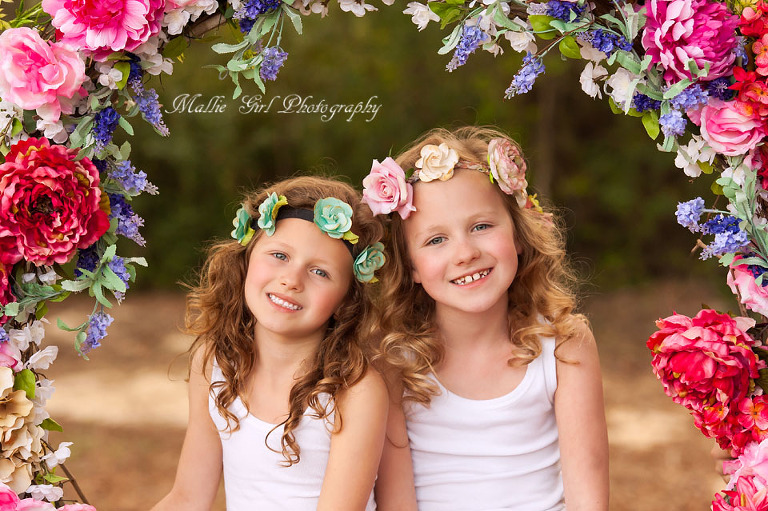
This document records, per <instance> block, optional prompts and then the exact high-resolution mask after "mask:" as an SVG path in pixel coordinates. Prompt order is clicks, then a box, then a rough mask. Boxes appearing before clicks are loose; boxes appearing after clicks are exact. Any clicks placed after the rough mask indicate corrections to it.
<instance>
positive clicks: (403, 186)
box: [363, 157, 416, 220]
mask: <svg viewBox="0 0 768 511" xmlns="http://www.w3.org/2000/svg"><path fill="white" fill-rule="evenodd" d="M363 202H365V203H366V204H368V207H369V208H371V211H372V212H373V214H374V215H386V214H388V213H391V212H393V211H397V212H398V214H399V215H400V217H401V218H402V219H403V220H405V219H406V218H408V215H410V214H411V211H416V208H414V207H413V185H412V184H411V183H409V182H407V181H406V180H405V172H403V169H402V168H400V165H398V164H397V163H396V162H395V160H393V159H392V158H389V157H387V158H386V159H385V160H384V161H383V162H381V163H379V160H373V165H372V166H371V172H370V173H369V174H368V175H367V176H365V178H364V179H363Z"/></svg>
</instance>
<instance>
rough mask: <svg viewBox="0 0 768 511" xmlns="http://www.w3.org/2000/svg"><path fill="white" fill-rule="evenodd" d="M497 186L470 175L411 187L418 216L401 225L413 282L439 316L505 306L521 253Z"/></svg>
mask: <svg viewBox="0 0 768 511" xmlns="http://www.w3.org/2000/svg"><path fill="white" fill-rule="evenodd" d="M495 186H496V185H494V184H492V183H491V182H490V181H489V179H488V176H487V175H485V174H483V173H481V172H477V171H473V170H460V171H457V172H456V173H455V174H454V176H453V177H452V178H451V179H449V180H447V181H433V182H430V183H420V182H419V183H416V185H415V186H414V202H413V205H414V206H415V207H416V212H414V213H412V214H411V216H410V217H409V218H408V220H406V221H405V222H404V229H405V231H404V232H405V239H406V243H407V247H408V255H409V257H410V260H411V265H412V268H413V272H412V277H413V280H414V281H415V282H417V283H420V284H421V285H422V287H423V288H424V291H426V292H427V294H428V295H429V296H430V297H432V299H433V300H434V301H435V307H436V312H437V314H438V315H444V314H452V313H454V314H455V313H481V312H485V311H488V310H490V309H492V308H494V307H504V308H506V307H507V291H508V289H509V286H510V285H511V284H512V281H513V280H514V278H515V275H516V273H517V265H518V255H519V254H520V253H521V249H520V247H518V246H516V244H515V234H514V224H513V222H512V218H511V217H510V215H509V212H508V211H507V209H506V207H505V205H504V201H503V199H502V198H501V196H500V195H499V193H498V192H497V191H496V190H495V189H494V187H495Z"/></svg>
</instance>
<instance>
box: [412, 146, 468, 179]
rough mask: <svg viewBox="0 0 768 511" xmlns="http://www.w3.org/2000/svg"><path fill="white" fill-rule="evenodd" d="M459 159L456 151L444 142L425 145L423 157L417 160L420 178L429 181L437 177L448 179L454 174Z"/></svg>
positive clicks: (422, 149)
mask: <svg viewBox="0 0 768 511" xmlns="http://www.w3.org/2000/svg"><path fill="white" fill-rule="evenodd" d="M458 161H459V155H458V153H457V152H456V151H454V150H453V149H451V148H450V147H448V144H446V143H442V144H440V146H439V147H438V146H436V145H432V144H429V145H425V146H424V147H422V148H421V158H419V160H418V161H417V162H416V168H417V169H420V171H419V180H421V181H424V182H425V183H428V182H430V181H433V180H435V179H439V180H440V181H446V180H448V179H450V178H451V176H453V166H454V165H456V163H458Z"/></svg>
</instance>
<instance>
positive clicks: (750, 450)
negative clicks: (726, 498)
mask: <svg viewBox="0 0 768 511" xmlns="http://www.w3.org/2000/svg"><path fill="white" fill-rule="evenodd" d="M723 472H724V473H725V474H726V475H730V476H731V479H730V480H729V481H728V486H726V488H725V489H726V490H732V489H733V488H734V487H735V486H736V481H737V480H738V479H739V478H741V477H750V478H754V479H755V480H756V481H755V482H757V483H758V484H760V485H762V486H768V440H763V441H762V442H759V443H758V442H753V443H751V444H749V445H748V446H747V447H746V448H745V449H744V452H742V453H741V455H740V456H739V457H738V458H737V459H735V460H729V461H724V462H723Z"/></svg>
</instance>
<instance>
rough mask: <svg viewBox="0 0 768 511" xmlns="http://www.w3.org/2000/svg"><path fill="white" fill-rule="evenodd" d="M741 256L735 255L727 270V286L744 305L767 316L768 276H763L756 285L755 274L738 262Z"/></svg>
mask: <svg viewBox="0 0 768 511" xmlns="http://www.w3.org/2000/svg"><path fill="white" fill-rule="evenodd" d="M741 259H743V257H742V256H736V257H734V259H733V262H732V263H731V267H730V270H729V271H728V279H727V282H728V286H729V287H730V288H731V291H733V293H734V294H736V295H737V296H738V297H739V301H740V302H741V303H743V304H744V306H745V307H746V308H747V309H749V310H751V311H755V312H757V313H758V314H762V315H763V316H768V287H767V286H768V276H766V277H764V279H765V280H764V284H765V285H761V286H758V285H757V282H755V275H754V274H753V273H752V271H750V269H749V266H748V265H746V264H739V261H740V260H741Z"/></svg>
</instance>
